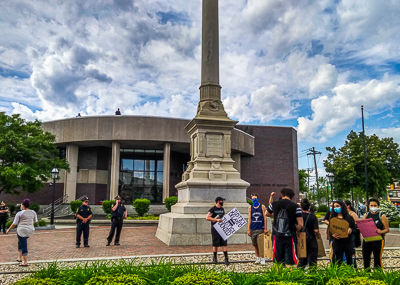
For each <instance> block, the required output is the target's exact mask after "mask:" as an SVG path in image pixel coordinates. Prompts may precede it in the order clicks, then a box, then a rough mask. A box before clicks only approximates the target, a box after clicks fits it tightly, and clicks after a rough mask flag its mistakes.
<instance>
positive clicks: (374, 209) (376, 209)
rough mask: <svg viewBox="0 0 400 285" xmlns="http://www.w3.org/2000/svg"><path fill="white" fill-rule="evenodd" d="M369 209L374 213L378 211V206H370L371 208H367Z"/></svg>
mask: <svg viewBox="0 0 400 285" xmlns="http://www.w3.org/2000/svg"><path fill="white" fill-rule="evenodd" d="M369 209H370V210H371V212H372V213H376V212H378V211H379V208H378V207H371V208H369Z"/></svg>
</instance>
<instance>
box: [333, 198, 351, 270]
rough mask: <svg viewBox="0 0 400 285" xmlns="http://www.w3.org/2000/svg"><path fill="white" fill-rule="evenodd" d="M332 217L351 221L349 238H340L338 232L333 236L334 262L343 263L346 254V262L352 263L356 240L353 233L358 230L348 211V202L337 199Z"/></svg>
mask: <svg viewBox="0 0 400 285" xmlns="http://www.w3.org/2000/svg"><path fill="white" fill-rule="evenodd" d="M332 218H339V219H344V220H346V221H347V222H348V223H349V229H348V232H347V233H348V234H349V236H348V237H347V238H340V237H339V235H338V234H333V235H331V236H332V249H333V258H332V261H333V262H338V263H339V264H341V263H343V256H346V263H347V264H348V265H352V263H353V262H352V255H353V249H354V240H353V238H352V234H353V233H354V232H355V231H356V223H355V222H354V219H353V217H352V216H350V214H349V213H348V211H347V207H346V204H345V203H344V202H343V201H340V200H337V201H335V202H334V203H333V211H332V213H331V217H330V219H332Z"/></svg>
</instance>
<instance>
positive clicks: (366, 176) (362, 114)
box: [361, 105, 369, 211]
mask: <svg viewBox="0 0 400 285" xmlns="http://www.w3.org/2000/svg"><path fill="white" fill-rule="evenodd" d="M361 117H362V129H363V148H364V175H365V193H366V196H367V211H368V210H369V209H368V199H369V197H368V170H367V151H366V148H365V128H364V106H363V105H361Z"/></svg>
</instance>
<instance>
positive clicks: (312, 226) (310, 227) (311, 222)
mask: <svg viewBox="0 0 400 285" xmlns="http://www.w3.org/2000/svg"><path fill="white" fill-rule="evenodd" d="M308 215H310V217H309V218H308V221H307V225H306V228H307V231H308V232H309V233H310V234H313V233H314V230H318V219H317V217H316V216H315V214H314V213H303V220H304V224H305V223H306V220H307V217H308ZM312 237H315V235H312Z"/></svg>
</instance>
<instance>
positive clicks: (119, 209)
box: [111, 203, 126, 218]
mask: <svg viewBox="0 0 400 285" xmlns="http://www.w3.org/2000/svg"><path fill="white" fill-rule="evenodd" d="M114 207H115V203H114V204H112V205H111V211H112V216H113V217H119V218H120V217H123V216H124V213H125V211H126V208H125V206H124V205H123V204H121V203H119V204H118V207H117V209H116V210H115V211H113V210H112V208H114Z"/></svg>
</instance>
